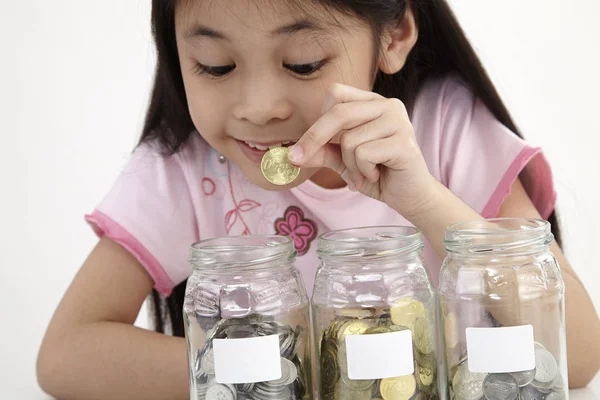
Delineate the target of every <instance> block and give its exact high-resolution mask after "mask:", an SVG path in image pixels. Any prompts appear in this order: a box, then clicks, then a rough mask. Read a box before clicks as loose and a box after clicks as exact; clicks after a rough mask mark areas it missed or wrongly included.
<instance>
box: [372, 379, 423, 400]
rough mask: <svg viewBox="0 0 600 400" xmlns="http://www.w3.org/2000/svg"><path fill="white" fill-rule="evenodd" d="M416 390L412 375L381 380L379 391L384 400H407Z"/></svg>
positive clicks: (415, 382)
mask: <svg viewBox="0 0 600 400" xmlns="http://www.w3.org/2000/svg"><path fill="white" fill-rule="evenodd" d="M416 390H417V381H416V379H415V377H414V376H413V375H404V376H399V377H396V378H386V379H382V380H381V384H380V391H381V396H382V397H383V398H384V400H408V399H410V398H411V397H412V396H413V394H415V391H416Z"/></svg>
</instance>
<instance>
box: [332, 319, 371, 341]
mask: <svg viewBox="0 0 600 400" xmlns="http://www.w3.org/2000/svg"><path fill="white" fill-rule="evenodd" d="M370 327H371V325H370V324H369V323H367V322H366V321H362V320H355V321H351V322H347V323H345V324H344V325H342V327H341V328H340V332H339V334H338V339H340V340H344V338H345V337H346V336H348V335H362V334H363V333H365V331H366V330H367V329H369V328H370Z"/></svg>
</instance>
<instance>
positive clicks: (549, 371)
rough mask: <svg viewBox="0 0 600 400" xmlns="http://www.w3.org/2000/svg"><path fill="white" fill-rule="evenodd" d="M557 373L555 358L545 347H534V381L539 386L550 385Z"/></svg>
mask: <svg viewBox="0 0 600 400" xmlns="http://www.w3.org/2000/svg"><path fill="white" fill-rule="evenodd" d="M557 373H558V364H557V363H556V359H555V358H554V356H553V355H552V353H550V352H549V351H548V350H546V349H541V348H537V349H535V377H534V381H535V382H536V383H537V384H539V385H541V386H550V385H552V381H553V380H554V378H556V374H557Z"/></svg>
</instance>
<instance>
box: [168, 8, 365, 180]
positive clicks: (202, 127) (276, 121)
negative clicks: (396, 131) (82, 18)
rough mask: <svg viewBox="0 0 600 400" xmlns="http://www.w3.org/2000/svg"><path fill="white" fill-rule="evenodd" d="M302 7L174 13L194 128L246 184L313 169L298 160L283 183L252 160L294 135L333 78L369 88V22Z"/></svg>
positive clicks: (312, 115) (313, 115)
mask: <svg viewBox="0 0 600 400" xmlns="http://www.w3.org/2000/svg"><path fill="white" fill-rule="evenodd" d="M302 3H303V4H309V2H308V1H306V2H305V1H303V2H302ZM303 7H304V10H302V11H300V10H295V9H294V8H293V6H291V5H289V4H286V2H285V1H279V0H273V1H249V0H218V1H184V2H181V5H179V6H178V8H177V10H176V14H175V22H176V34H177V47H178V51H179V58H180V62H181V71H182V75H183V82H184V86H185V91H186V95H187V102H188V107H189V111H190V114H191V117H192V120H193V122H194V125H195V126H196V129H197V130H198V132H200V134H201V135H202V136H203V137H204V139H205V140H206V141H207V142H208V143H209V144H210V145H211V146H212V147H213V148H214V149H215V150H217V151H218V152H220V153H221V154H223V155H224V156H225V157H226V158H227V159H229V160H231V161H232V162H234V163H235V164H236V165H237V166H238V167H239V168H240V169H241V170H242V171H243V172H244V174H245V175H246V176H247V177H248V178H249V179H250V180H251V181H252V182H253V183H255V184H256V185H259V186H261V187H263V188H265V189H270V190H277V189H282V188H285V189H287V188H289V187H291V186H297V185H298V184H300V183H302V182H304V181H305V180H306V179H310V178H311V177H312V176H313V175H314V174H315V173H316V172H317V171H316V170H314V169H313V170H310V169H303V170H302V172H301V174H300V176H299V177H298V178H297V179H296V180H295V181H294V182H293V183H292V184H291V185H290V186H287V187H277V186H274V185H272V184H270V183H269V182H268V181H267V180H266V179H265V178H264V177H263V176H262V173H261V169H260V162H261V159H262V156H263V155H264V153H265V152H266V150H267V149H268V148H269V147H273V146H276V147H280V146H282V145H284V146H290V145H291V144H293V143H294V142H296V141H297V140H298V139H299V138H300V137H301V136H302V135H303V134H304V133H305V132H306V131H307V130H308V128H309V127H310V126H311V125H312V124H313V123H314V122H315V121H316V120H317V119H318V118H319V117H320V116H321V107H322V106H323V102H324V99H325V96H326V94H327V90H328V88H329V87H330V86H331V85H332V84H333V83H343V84H346V85H351V86H354V87H356V88H359V89H363V90H370V89H371V87H372V83H373V78H374V68H375V63H374V56H373V55H374V51H375V48H374V47H375V46H374V42H373V37H372V32H371V29H370V27H369V26H368V25H367V24H366V23H362V22H359V21H357V20H356V19H354V18H351V17H349V16H345V15H343V14H341V13H335V12H333V11H325V10H323V9H321V8H319V7H318V6H306V5H305V6H303ZM307 11H309V12H307Z"/></svg>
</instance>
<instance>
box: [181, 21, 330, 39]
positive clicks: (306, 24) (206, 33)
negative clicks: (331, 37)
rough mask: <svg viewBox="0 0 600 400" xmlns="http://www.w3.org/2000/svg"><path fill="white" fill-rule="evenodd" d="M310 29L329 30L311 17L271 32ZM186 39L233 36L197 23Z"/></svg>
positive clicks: (287, 33)
mask: <svg viewBox="0 0 600 400" xmlns="http://www.w3.org/2000/svg"><path fill="white" fill-rule="evenodd" d="M303 31H310V32H321V33H326V32H328V30H327V29H326V28H325V27H324V26H322V25H320V24H318V23H316V22H315V21H312V20H309V19H303V20H300V21H295V22H292V23H291V24H288V25H283V26H281V27H279V28H276V29H274V30H273V31H272V32H271V34H270V35H271V37H273V36H292V35H295V34H296V33H298V32H303ZM185 38H186V40H189V39H201V38H209V39H216V40H224V41H228V42H231V38H229V37H228V36H227V35H226V34H224V33H222V32H219V31H218V30H216V29H213V28H209V27H207V26H204V25H200V24H197V25H195V26H194V27H192V28H191V29H189V30H188V31H187V32H186V34H185Z"/></svg>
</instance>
